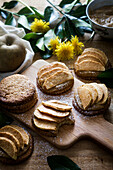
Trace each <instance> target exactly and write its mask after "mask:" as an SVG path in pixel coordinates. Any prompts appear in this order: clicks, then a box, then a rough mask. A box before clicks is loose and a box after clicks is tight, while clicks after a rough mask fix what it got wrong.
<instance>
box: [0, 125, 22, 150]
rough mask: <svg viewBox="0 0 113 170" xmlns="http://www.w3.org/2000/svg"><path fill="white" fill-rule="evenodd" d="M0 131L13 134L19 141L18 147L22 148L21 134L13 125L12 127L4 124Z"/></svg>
mask: <svg viewBox="0 0 113 170" xmlns="http://www.w3.org/2000/svg"><path fill="white" fill-rule="evenodd" d="M0 132H9V133H11V134H13V135H14V136H15V137H16V138H17V139H18V141H19V142H20V148H22V149H24V139H23V136H22V135H21V133H20V132H19V131H18V130H17V129H15V128H14V127H12V126H10V125H6V126H4V127H2V128H1V129H0Z"/></svg>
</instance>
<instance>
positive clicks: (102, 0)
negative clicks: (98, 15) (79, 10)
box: [86, 0, 113, 39]
mask: <svg viewBox="0 0 113 170" xmlns="http://www.w3.org/2000/svg"><path fill="white" fill-rule="evenodd" d="M110 5H113V0H93V1H91V2H90V3H89V4H88V5H87V8H86V15H87V16H88V19H89V22H90V24H91V25H92V28H93V29H94V30H95V32H96V33H98V34H99V35H100V36H102V37H105V38H110V39H113V27H107V26H102V25H100V24H98V23H96V22H94V21H93V20H92V19H91V18H90V12H93V11H95V10H96V9H98V8H100V7H103V6H110Z"/></svg>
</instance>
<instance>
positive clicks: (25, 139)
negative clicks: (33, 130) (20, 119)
mask: <svg viewBox="0 0 113 170" xmlns="http://www.w3.org/2000/svg"><path fill="white" fill-rule="evenodd" d="M10 126H11V127H13V128H15V129H17V130H18V131H19V132H20V133H21V135H22V137H23V140H24V144H25V145H28V144H29V135H28V134H27V133H26V131H25V130H24V129H23V128H21V127H20V126H17V125H10Z"/></svg>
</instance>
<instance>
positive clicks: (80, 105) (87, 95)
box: [73, 83, 111, 115]
mask: <svg viewBox="0 0 113 170" xmlns="http://www.w3.org/2000/svg"><path fill="white" fill-rule="evenodd" d="M110 101H111V97H110V94H109V92H108V89H107V87H106V85H105V84H98V83H89V84H84V85H82V86H79V87H78V88H77V89H76V92H75V96H74V101H73V104H74V107H75V109H77V110H78V111H79V112H80V113H83V114H86V115H95V114H101V113H104V112H105V111H106V110H107V109H108V107H109V105H110Z"/></svg>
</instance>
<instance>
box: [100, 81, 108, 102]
mask: <svg viewBox="0 0 113 170" xmlns="http://www.w3.org/2000/svg"><path fill="white" fill-rule="evenodd" d="M99 86H100V87H101V89H102V90H103V93H104V96H103V99H102V101H100V102H99V104H105V103H106V101H107V99H108V89H107V87H106V85H105V84H99Z"/></svg>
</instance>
